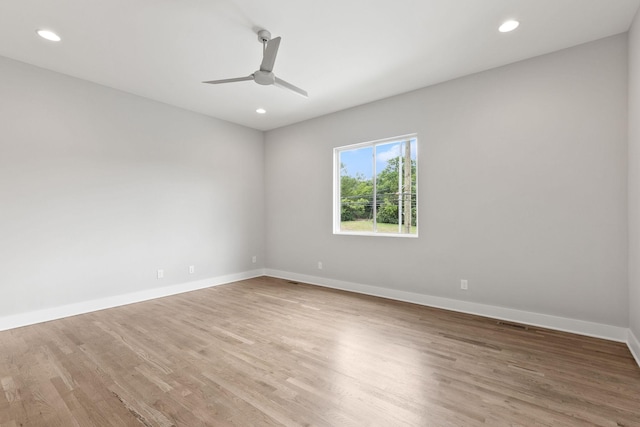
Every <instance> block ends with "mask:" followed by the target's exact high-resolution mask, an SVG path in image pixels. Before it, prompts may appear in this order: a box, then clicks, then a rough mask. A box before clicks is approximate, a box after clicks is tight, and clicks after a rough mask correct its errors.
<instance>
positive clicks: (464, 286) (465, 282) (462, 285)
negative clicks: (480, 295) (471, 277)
mask: <svg viewBox="0 0 640 427" xmlns="http://www.w3.org/2000/svg"><path fill="white" fill-rule="evenodd" d="M460 289H462V290H463V291H467V290H469V281H468V280H465V279H462V280H460Z"/></svg>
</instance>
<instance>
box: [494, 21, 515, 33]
mask: <svg viewBox="0 0 640 427" xmlns="http://www.w3.org/2000/svg"><path fill="white" fill-rule="evenodd" d="M518 25H520V23H519V22H518V21H514V20H509V21H505V22H503V23H502V25H500V28H498V31H500V32H501V33H508V32H509V31H513V30H515V29H516V28H518Z"/></svg>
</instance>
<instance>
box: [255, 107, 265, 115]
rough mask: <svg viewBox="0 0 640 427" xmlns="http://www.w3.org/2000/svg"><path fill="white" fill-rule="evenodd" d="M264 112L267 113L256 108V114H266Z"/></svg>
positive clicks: (262, 109)
mask: <svg viewBox="0 0 640 427" xmlns="http://www.w3.org/2000/svg"><path fill="white" fill-rule="evenodd" d="M266 112H267V110H265V109H264V108H258V109H257V110H256V113H258V114H264V113H266Z"/></svg>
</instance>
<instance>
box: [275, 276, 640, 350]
mask: <svg viewBox="0 0 640 427" xmlns="http://www.w3.org/2000/svg"><path fill="white" fill-rule="evenodd" d="M265 274H266V275H267V276H272V277H277V278H280V279H286V280H295V281H297V282H303V283H309V284H312V285H318V286H324V287H327V288H333V289H340V290H344V291H349V292H356V293H360V294H366V295H372V296H377V297H383V298H389V299H393V300H397V301H404V302H410V303H414V304H419V305H425V306H429V307H436V308H443V309H446V310H452V311H458V312H462V313H468V314H475V315H478V316H484V317H491V318H494V319H499V320H506V321H509V322H516V323H522V324H526V325H531V326H538V327H541V328H547V329H554V330H557V331H563V332H571V333H574V334H579V335H586V336H590V337H595V338H603V339H606V340H610V341H617V342H623V343H627V342H628V329H627V328H625V327H620V326H613V325H605V324H602V323H594V322H587V321H584V320H578V319H571V318H567V317H558V316H551V315H548V314H540V313H534V312H530V311H522V310H514V309H511V308H505V307H498V306H493V305H487V304H479V303H475V302H469V301H462V300H456V299H452V298H443V297H436V296H431V295H425V294H417V293H414V292H406V291H399V290H396V289H388V288H381V287H377V286H370V285H363V284H360V283H353V282H345V281H341V280H334V279H327V278H324V277H316V276H308V275H305V274H298V273H291V272H287V271H279V270H271V269H266V270H265ZM636 343H637V341H636ZM636 360H637V357H636Z"/></svg>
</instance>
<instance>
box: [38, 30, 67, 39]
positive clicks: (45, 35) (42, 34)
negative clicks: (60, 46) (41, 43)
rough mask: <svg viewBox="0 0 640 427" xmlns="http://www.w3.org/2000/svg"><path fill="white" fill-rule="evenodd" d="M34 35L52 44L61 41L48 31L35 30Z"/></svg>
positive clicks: (57, 36)
mask: <svg viewBox="0 0 640 427" xmlns="http://www.w3.org/2000/svg"><path fill="white" fill-rule="evenodd" d="M36 33H38V35H39V36H40V37H42V38H43V39H47V40H49V41H52V42H59V41H60V40H62V39H61V38H60V36H59V35H57V34H56V33H54V32H53V31H49V30H36Z"/></svg>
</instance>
